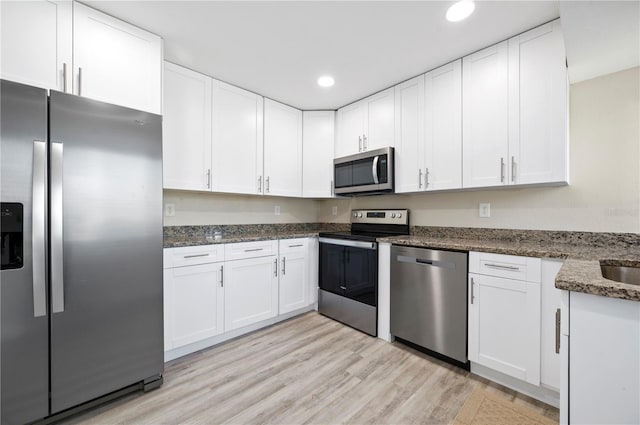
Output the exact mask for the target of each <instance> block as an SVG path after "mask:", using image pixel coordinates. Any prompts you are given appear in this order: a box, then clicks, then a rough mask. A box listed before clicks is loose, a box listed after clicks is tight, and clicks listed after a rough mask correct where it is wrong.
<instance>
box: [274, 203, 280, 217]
mask: <svg viewBox="0 0 640 425" xmlns="http://www.w3.org/2000/svg"><path fill="white" fill-rule="evenodd" d="M275 214H276V215H280V205H276V208H275Z"/></svg>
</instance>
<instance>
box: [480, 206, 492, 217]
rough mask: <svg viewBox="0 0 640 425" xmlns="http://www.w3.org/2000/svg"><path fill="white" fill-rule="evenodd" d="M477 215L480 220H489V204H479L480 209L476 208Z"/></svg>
mask: <svg viewBox="0 0 640 425" xmlns="http://www.w3.org/2000/svg"><path fill="white" fill-rule="evenodd" d="M478 215H479V216H480V217H481V218H489V217H491V204H489V203H486V204H480V207H479V208H478Z"/></svg>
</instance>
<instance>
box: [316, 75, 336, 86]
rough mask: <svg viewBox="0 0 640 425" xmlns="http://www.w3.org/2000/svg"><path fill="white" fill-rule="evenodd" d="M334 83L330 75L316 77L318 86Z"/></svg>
mask: <svg viewBox="0 0 640 425" xmlns="http://www.w3.org/2000/svg"><path fill="white" fill-rule="evenodd" d="M334 84H335V80H334V79H333V77H330V76H329V75H324V76H322V77H320V78H318V85H319V86H320V87H331V86H332V85H334Z"/></svg>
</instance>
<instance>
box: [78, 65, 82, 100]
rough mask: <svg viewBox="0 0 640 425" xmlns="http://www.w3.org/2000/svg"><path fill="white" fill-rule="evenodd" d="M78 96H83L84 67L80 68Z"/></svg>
mask: <svg viewBox="0 0 640 425" xmlns="http://www.w3.org/2000/svg"><path fill="white" fill-rule="evenodd" d="M78 96H82V68H78Z"/></svg>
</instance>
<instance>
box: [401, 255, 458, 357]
mask: <svg viewBox="0 0 640 425" xmlns="http://www.w3.org/2000/svg"><path fill="white" fill-rule="evenodd" d="M467 257H468V254H467V253H466V252H455V251H437V250H432V249H424V248H413V247H406V246H398V245H393V246H392V247H391V334H392V335H393V336H394V337H396V338H399V339H400V340H404V341H408V342H410V343H413V344H416V345H418V346H420V347H424V348H426V349H427V350H429V351H430V352H432V353H435V354H439V355H442V356H445V358H444V359H445V360H449V359H452V360H454V362H452V363H456V362H459V363H461V364H464V365H466V364H468V363H467V264H468V260H467Z"/></svg>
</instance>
